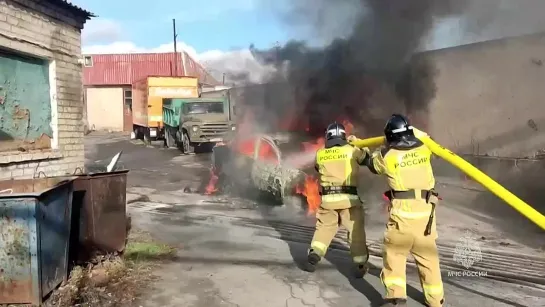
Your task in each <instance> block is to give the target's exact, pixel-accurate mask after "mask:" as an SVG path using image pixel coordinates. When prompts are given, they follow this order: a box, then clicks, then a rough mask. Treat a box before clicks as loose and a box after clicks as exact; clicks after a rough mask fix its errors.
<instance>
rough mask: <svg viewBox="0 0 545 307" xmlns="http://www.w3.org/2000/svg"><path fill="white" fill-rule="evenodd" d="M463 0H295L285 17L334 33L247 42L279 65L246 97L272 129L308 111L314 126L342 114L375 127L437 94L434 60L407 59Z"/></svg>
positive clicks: (367, 129)
mask: <svg viewBox="0 0 545 307" xmlns="http://www.w3.org/2000/svg"><path fill="white" fill-rule="evenodd" d="M466 1H467V0H410V1H407V0H337V1H331V0H312V1H311V0H300V1H296V0H294V1H293V3H291V8H290V9H289V10H288V12H287V15H285V17H286V16H287V17H288V18H287V20H288V21H290V22H292V23H297V24H304V25H305V26H307V28H308V27H310V28H312V29H313V31H312V32H313V35H314V36H315V37H320V36H323V37H327V36H330V37H331V36H332V37H336V38H335V39H333V40H332V41H331V43H329V44H328V45H327V46H326V47H323V48H315V47H311V46H309V44H307V43H306V42H304V41H291V42H289V43H287V44H286V45H284V46H282V47H276V48H273V49H271V50H257V49H255V48H254V49H252V52H253V54H254V56H255V57H257V58H259V59H260V60H261V61H262V62H263V63H264V64H267V65H274V66H276V68H277V73H276V74H275V75H274V76H272V77H271V79H270V80H269V83H268V84H266V85H260V86H251V87H249V88H247V90H245V93H244V94H242V96H243V100H244V101H245V102H246V103H247V104H252V105H254V106H256V107H257V109H253V112H254V113H257V114H254V116H255V118H256V120H257V122H259V126H260V127H266V128H268V129H269V130H275V129H277V123H278V121H279V120H282V119H285V118H286V115H287V114H291V113H293V112H295V114H297V116H295V117H294V119H295V120H296V121H297V122H299V121H301V119H302V118H307V117H309V118H310V122H311V123H310V130H311V131H310V132H311V133H316V134H321V133H322V132H323V130H324V128H325V127H326V125H327V124H328V123H330V122H331V121H334V120H341V119H348V120H350V122H352V123H353V124H354V125H355V126H356V128H357V130H358V131H359V132H364V133H366V134H368V133H371V134H373V133H378V132H380V128H382V127H383V125H384V121H385V119H386V118H387V116H389V115H390V114H392V113H393V112H410V113H416V112H420V113H422V111H424V112H425V110H426V108H427V104H428V102H429V101H430V99H432V98H433V96H434V84H433V75H434V67H433V66H432V65H431V64H429V63H427V62H425V61H420V63H419V64H418V65H412V66H411V65H409V64H410V63H409V62H410V60H411V57H412V56H413V55H414V54H415V52H417V50H418V48H419V46H421V43H422V40H423V39H425V38H426V37H427V35H428V33H429V32H430V30H431V29H432V28H433V25H434V22H435V21H437V20H440V19H441V18H445V17H451V16H458V15H461V14H463V13H464V10H465V7H466ZM284 9H285V8H284ZM333 25H334V26H333ZM330 27H331V28H334V31H336V32H337V33H330V32H331V31H329V30H330V29H329V28H330ZM332 31H333V30H332ZM415 75H418V76H419V78H414V76H415Z"/></svg>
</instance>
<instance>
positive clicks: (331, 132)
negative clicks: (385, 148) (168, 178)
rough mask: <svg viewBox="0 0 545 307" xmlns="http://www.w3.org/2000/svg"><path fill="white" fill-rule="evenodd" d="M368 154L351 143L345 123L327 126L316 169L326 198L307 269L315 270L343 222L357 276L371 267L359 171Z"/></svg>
mask: <svg viewBox="0 0 545 307" xmlns="http://www.w3.org/2000/svg"><path fill="white" fill-rule="evenodd" d="M365 156H366V154H365V153H364V151H362V150H361V149H359V148H357V147H353V146H351V145H349V144H348V142H347V139H346V132H345V128H344V126H343V125H341V124H338V123H333V124H331V125H329V126H328V128H327V130H326V141H325V148H323V149H320V150H318V151H317V153H316V170H317V171H318V172H319V173H320V186H321V187H320V188H321V191H320V194H321V198H322V202H321V205H320V208H319V209H318V211H317V212H316V220H317V221H316V231H315V233H314V237H313V238H312V242H311V244H310V249H309V252H308V264H307V271H310V272H313V271H314V270H315V269H316V265H317V264H318V262H319V261H320V260H321V258H322V257H324V256H325V254H326V252H327V249H328V247H329V245H330V244H331V241H332V240H333V237H334V236H335V235H336V234H337V230H338V227H339V225H342V226H344V227H345V228H346V229H347V231H348V243H349V244H350V253H351V256H352V260H353V261H354V263H355V265H356V277H359V278H361V277H363V276H364V275H365V273H366V272H367V270H368V267H367V261H368V260H369V252H368V250H367V242H366V238H365V228H364V211H363V206H362V202H361V200H360V198H359V197H358V191H357V189H356V187H357V184H358V182H357V178H358V177H357V173H358V169H359V167H360V165H363V164H362V163H363V159H364V158H365Z"/></svg>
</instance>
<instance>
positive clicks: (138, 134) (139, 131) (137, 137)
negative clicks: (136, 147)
mask: <svg viewBox="0 0 545 307" xmlns="http://www.w3.org/2000/svg"><path fill="white" fill-rule="evenodd" d="M132 137H134V139H135V140H141V139H142V138H143V134H142V128H140V127H139V126H134V127H133V131H132V135H131V138H132Z"/></svg>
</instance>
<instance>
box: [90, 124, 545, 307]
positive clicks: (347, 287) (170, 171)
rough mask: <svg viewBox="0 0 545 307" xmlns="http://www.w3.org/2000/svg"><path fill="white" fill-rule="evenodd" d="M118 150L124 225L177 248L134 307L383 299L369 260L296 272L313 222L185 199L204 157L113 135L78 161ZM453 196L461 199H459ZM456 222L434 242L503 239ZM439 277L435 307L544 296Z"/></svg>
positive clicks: (283, 210)
mask: <svg viewBox="0 0 545 307" xmlns="http://www.w3.org/2000/svg"><path fill="white" fill-rule="evenodd" d="M121 149H122V150H123V152H124V153H123V156H122V157H121V164H123V165H125V166H126V167H127V168H129V169H131V171H130V173H129V181H128V185H129V187H128V190H127V201H128V202H129V204H128V211H129V212H130V214H131V216H132V220H133V223H135V225H136V226H137V227H139V228H141V229H143V230H146V231H149V232H150V233H152V234H153V235H154V236H155V237H157V238H158V239H160V240H161V241H164V242H166V243H169V244H172V245H174V246H176V247H177V248H178V253H177V257H176V258H175V259H174V260H172V261H170V262H168V263H165V264H163V265H161V266H160V267H159V268H158V269H157V271H156V273H157V275H158V276H159V277H160V279H159V280H157V281H156V282H154V284H153V285H152V286H151V289H150V290H149V291H146V292H145V293H143V295H142V298H141V299H140V301H139V302H138V303H137V305H136V306H142V307H151V306H165V307H168V306H187V307H213V306H240V307H256V306H259V307H282V306H286V307H302V306H316V307H336V306H343V307H344V306H374V305H375V304H376V303H377V302H380V300H381V296H382V295H383V294H384V290H383V287H382V285H381V282H380V279H379V278H378V275H379V272H380V267H381V262H382V260H381V259H380V258H378V257H373V256H372V257H371V258H370V262H371V264H373V265H374V266H376V268H374V269H372V270H371V271H370V274H368V275H367V276H366V277H365V278H364V279H363V280H362V279H359V280H358V279H354V278H353V277H352V274H353V273H352V265H351V262H350V259H349V257H348V255H347V253H346V252H344V251H340V250H331V251H330V252H329V253H328V255H327V256H326V258H327V259H324V260H323V261H322V262H321V263H320V264H319V266H318V270H317V271H316V272H315V273H307V272H304V271H302V270H300V269H299V267H298V264H299V263H301V261H303V260H304V259H305V255H306V249H307V248H308V242H309V241H310V238H309V236H311V233H310V234H309V233H308V232H306V231H303V230H302V228H298V227H303V226H308V227H312V225H313V223H314V221H313V219H312V218H308V217H306V216H305V215H304V214H302V212H301V211H300V209H299V208H298V207H297V206H284V207H272V206H270V205H266V204H262V203H258V202H254V201H250V200H247V199H242V198H236V197H229V196H223V195H218V196H203V195H200V194H197V193H187V191H188V189H190V190H196V189H197V188H199V186H201V185H202V184H203V183H204V184H206V181H207V180H208V174H209V172H208V170H207V166H208V164H209V155H207V154H201V155H189V156H184V155H181V154H180V153H179V152H178V151H177V150H172V149H163V148H160V146H159V145H157V146H154V147H149V148H148V147H145V146H144V145H142V144H139V143H138V142H130V141H128V137H127V136H120V135H116V134H91V135H89V136H87V138H86V155H87V159H88V162H92V161H97V160H101V159H107V158H109V157H111V156H113V155H114V154H115V153H116V152H117V151H119V150H121ZM453 193H454V192H453ZM458 193H460V194H462V195H464V196H467V193H468V192H467V191H462V192H458ZM457 197H458V196H457ZM377 210H378V209H377ZM448 210H451V211H456V210H454V209H452V208H450V209H448ZM443 213H445V214H449V211H444V212H443ZM441 214H442V213H441V212H439V213H438V216H439V218H441ZM452 214H460V213H456V212H453V213H452ZM457 219H458V218H457V216H454V217H453V218H448V219H447V218H445V219H444V220H445V222H444V223H443V224H442V225H441V227H443V229H444V230H445V235H444V238H441V237H440V239H439V240H449V239H453V240H454V239H455V238H456V236H457V235H458V236H459V235H460V234H461V233H462V232H461V231H463V230H464V229H466V228H467V227H470V226H471V227H474V228H476V229H483V231H487V232H486V236H488V238H489V240H487V241H486V242H483V245H484V246H485V247H490V248H497V247H498V246H499V243H501V242H499V241H498V240H508V239H507V238H505V237H504V236H503V235H501V234H495V235H494V232H493V231H494V229H493V226H491V225H484V224H483V225H478V223H477V222H476V221H467V219H466V220H465V222H464V224H461V223H459V222H457V221H456V220H457ZM278 222H282V223H283V224H282V225H284V226H279V224H278ZM289 225H293V227H292V226H289ZM382 227H383V226H382V222H380V221H370V222H369V225H368V233H369V235H368V236H369V237H370V238H374V239H379V238H380V235H381V232H382V229H383V228H382ZM458 228H459V229H460V231H458V232H456V229H458ZM447 230H448V231H447ZM447 232H448V233H447ZM440 236H442V233H441V228H440ZM292 238H299V239H300V240H293V239H292ZM536 240H537V239H536ZM305 242H306V243H305ZM509 242H510V246H509V247H508V248H512V249H514V250H524V251H527V252H528V253H539V251H537V250H535V249H534V248H532V247H531V245H524V246H523V245H521V244H518V243H517V242H518V241H517V239H516V238H512V239H511V241H509ZM407 278H408V296H409V306H423V304H422V303H421V302H422V299H423V296H422V294H421V292H420V285H419V281H418V278H417V272H416V270H415V269H414V268H412V267H410V266H409V267H408V268H407ZM444 278H445V280H444V282H445V292H446V305H445V306H481V307H485V306H542V299H541V298H542V297H545V291H543V290H539V289H535V288H530V287H525V286H520V285H515V284H510V283H506V282H500V281H493V280H490V279H486V278H482V277H467V276H466V277H456V278H454V277H444Z"/></svg>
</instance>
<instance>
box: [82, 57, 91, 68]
mask: <svg viewBox="0 0 545 307" xmlns="http://www.w3.org/2000/svg"><path fill="white" fill-rule="evenodd" d="M83 66H85V67H93V58H92V57H91V56H90V55H86V56H85V57H83Z"/></svg>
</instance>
